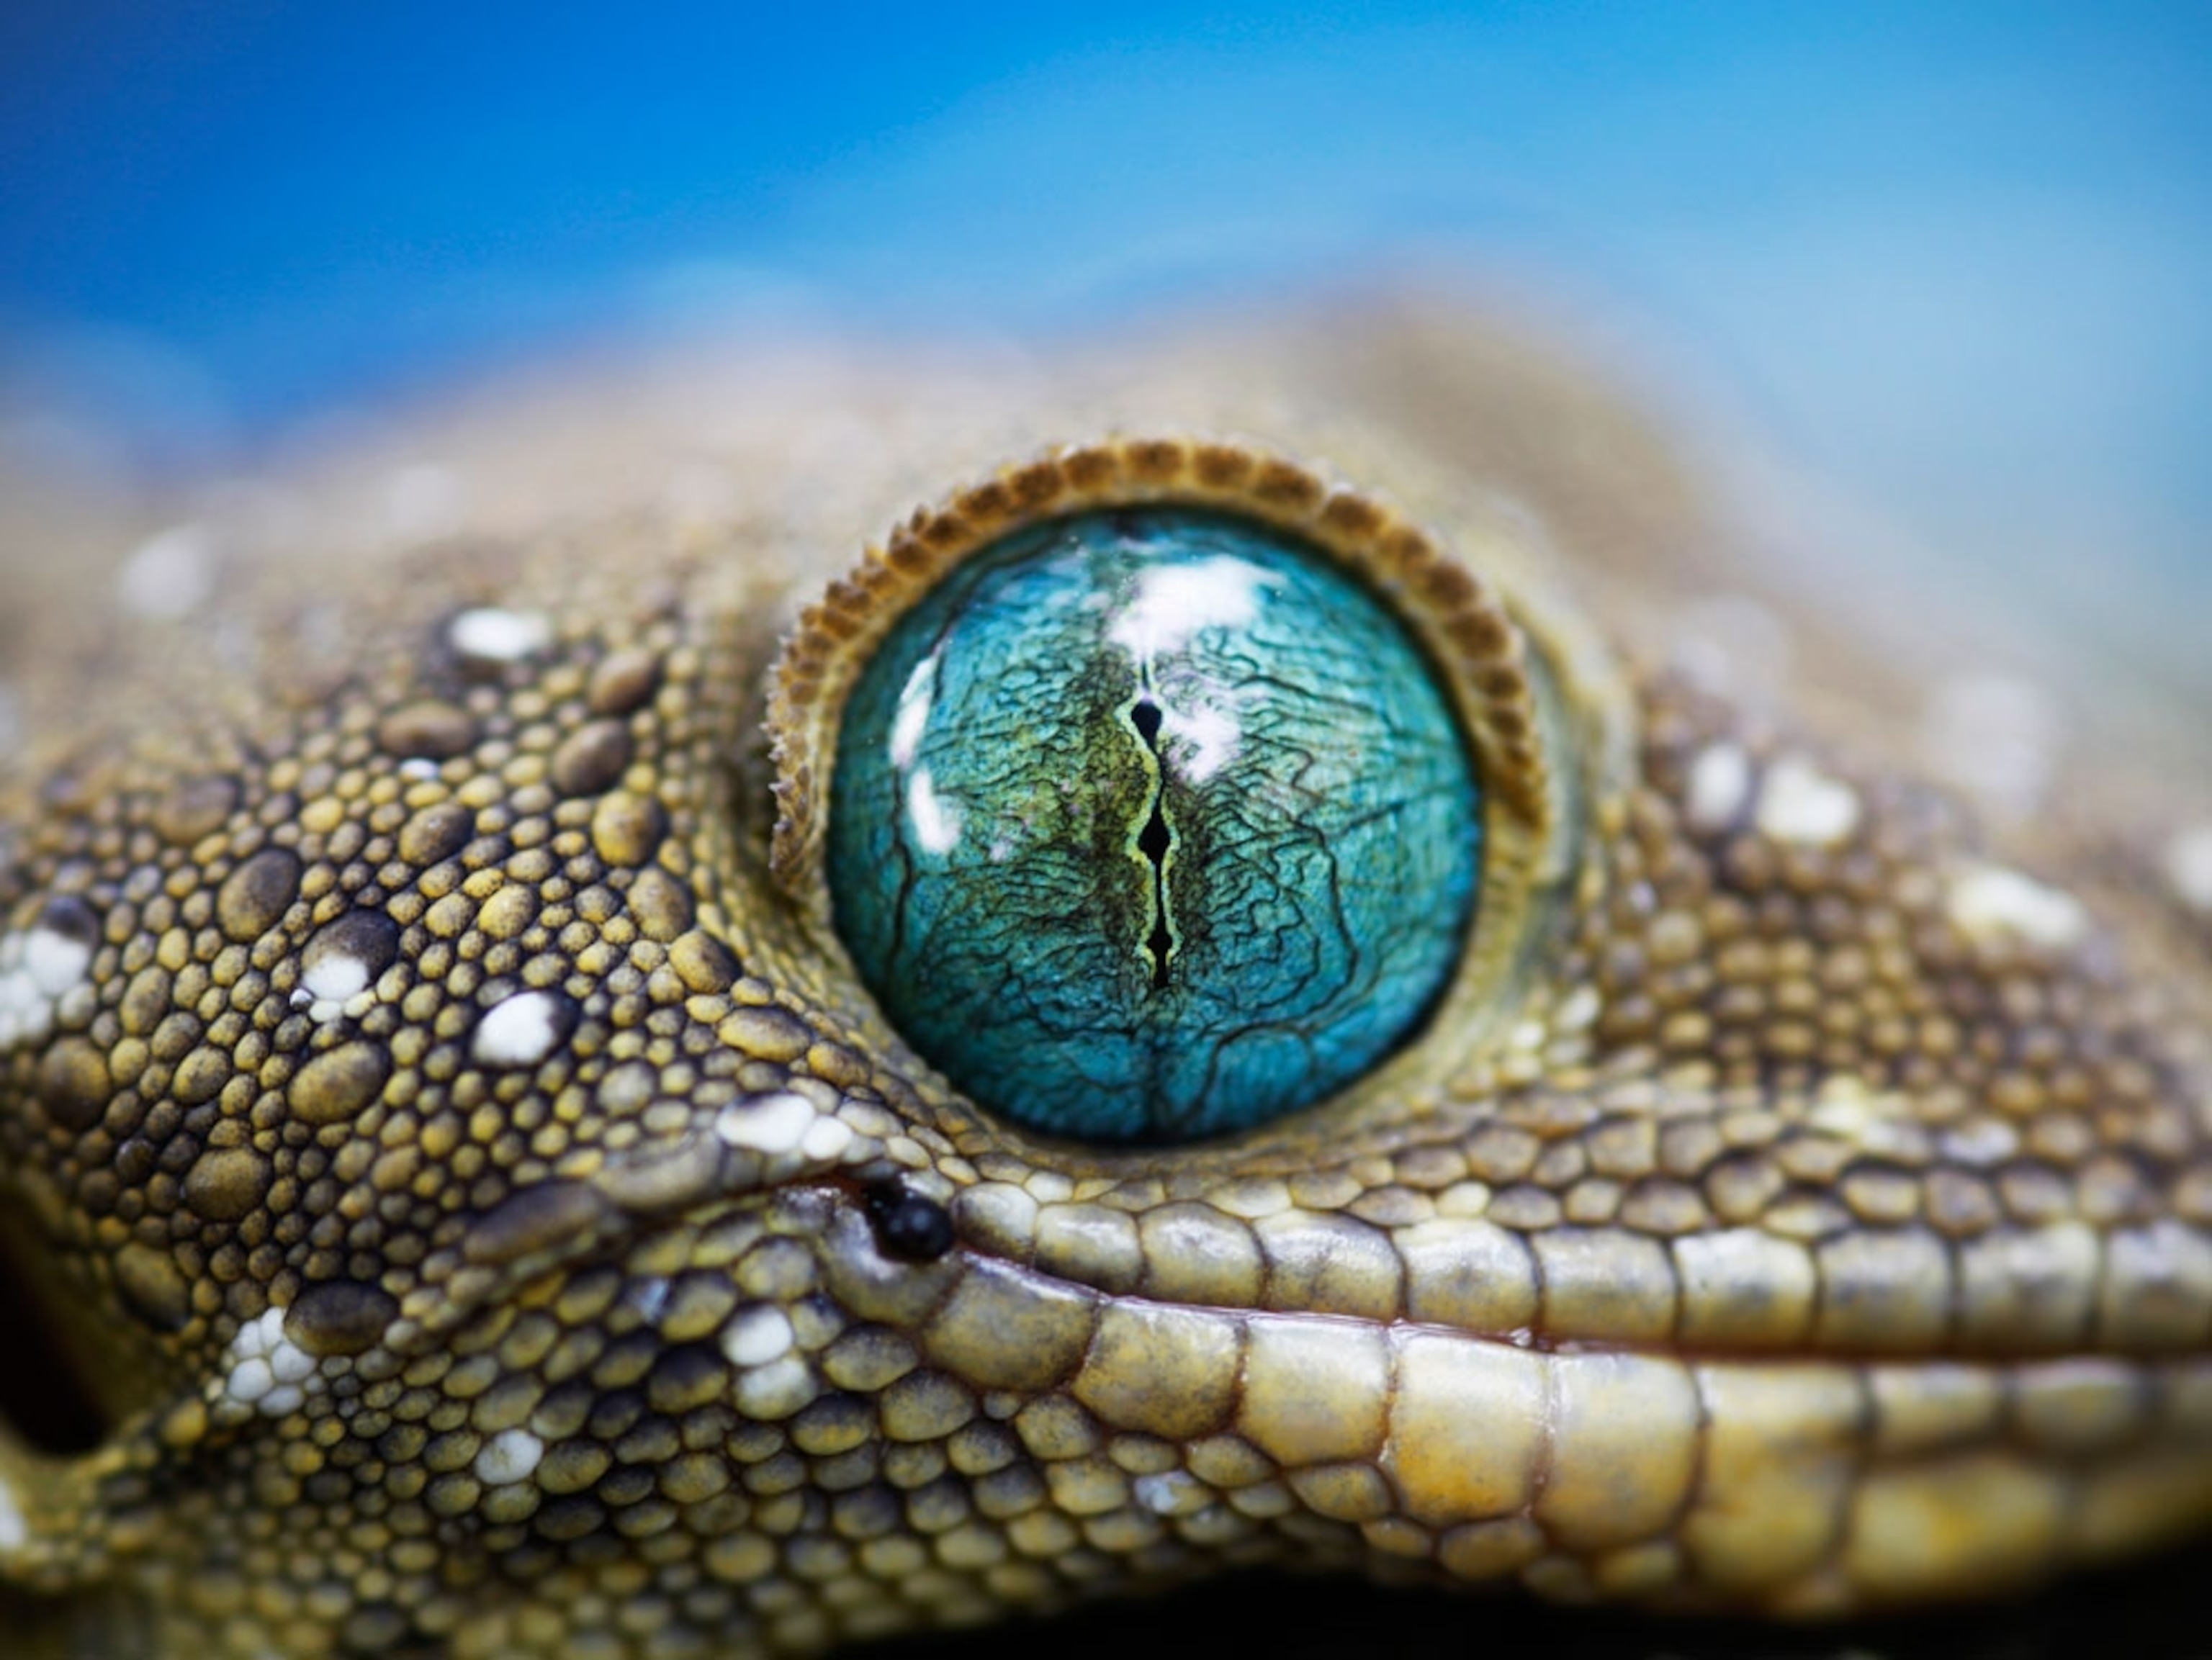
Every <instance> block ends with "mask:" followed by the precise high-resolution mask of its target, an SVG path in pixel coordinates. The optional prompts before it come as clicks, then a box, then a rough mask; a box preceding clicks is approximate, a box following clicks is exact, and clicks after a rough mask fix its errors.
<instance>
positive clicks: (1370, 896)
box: [828, 507, 1482, 1142]
mask: <svg viewBox="0 0 2212 1660" xmlns="http://www.w3.org/2000/svg"><path fill="white" fill-rule="evenodd" d="M1481 807H1482V792H1481V790H1480V786H1479V785H1478V784H1477V782H1476V779H1475V776H1474V765H1473V762H1472V760H1471V758H1470V755H1469V752H1468V746H1467V744H1466V742H1465V741H1464V740H1463V738H1462V734H1461V730H1460V727H1459V724H1458V723H1457V722H1456V720H1455V718H1454V716H1453V712H1452V708H1451V705H1450V702H1449V699H1448V697H1447V695H1446V694H1445V692H1444V690H1443V687H1442V686H1441V685H1440V684H1439V683H1438V682H1437V678H1436V676H1435V675H1434V673H1433V672H1432V671H1431V669H1430V667H1429V665H1428V663H1427V662H1426V661H1425V658H1424V657H1423V656H1422V654H1421V652H1420V651H1419V648H1418V647H1417V646H1416V645H1415V644H1414V642H1413V639H1412V637H1411V636H1410V635H1409V634H1408V633H1407V631H1406V629H1405V627H1404V626H1403V625H1402V624H1401V623H1400V622H1399V621H1398V620H1397V619H1396V618H1395V616H1393V615H1391V614H1390V613H1389V611H1388V610H1386V609H1384V608H1383V605H1382V604H1380V603H1378V602H1377V601H1376V599H1375V598H1374V597H1373V596H1371V595H1370V593H1369V592H1368V591H1366V590H1365V589H1364V588H1363V587H1362V586H1361V585H1359V584H1358V582H1357V581H1356V580H1355V579H1353V578H1352V577H1351V576H1350V575H1349V574H1348V573H1346V572H1345V571H1344V570H1343V569H1341V568H1340V566H1337V565H1335V564H1334V563H1333V562H1332V561H1331V560H1329V559H1328V556H1327V555H1325V554H1321V553H1319V552H1318V551H1316V550H1314V549H1312V548H1308V547H1307V546H1305V545H1304V543H1302V542H1299V541H1297V539H1296V538H1294V537H1292V536H1288V535H1285V534H1284V533H1281V532H1279V531H1277V530H1273V529H1272V528H1270V527H1268V526H1267V525H1264V524H1257V523H1255V522H1252V521H1249V520H1247V519H1243V518H1238V517H1236V516H1234V515H1231V514H1227V513H1221V512H1205V511H1200V510H1196V509H1188V508H1176V507H1146V508H1133V509H1127V510H1122V511H1110V512H1087V513H1083V514H1080V515H1078V516H1076V517H1073V518H1061V519H1056V520H1053V521H1050V522H1048V523H1045V524H1038V525H1035V526H1032V527H1030V528H1029V529H1027V530H1021V531H1018V532H1017V533H1015V534H1013V535H1012V536H1007V537H1006V538H1005V539H1004V540H1002V541H1000V542H998V543H996V544H994V546H992V547H990V548H986V549H984V550H983V551H981V552H980V553H978V554H975V556H973V557H972V558H969V559H968V560H965V561H963V563H962V564H960V565H959V566H957V567H956V568H955V569H954V570H952V571H951V573H949V574H948V575H947V576H946V577H945V579H943V580H942V581H941V582H939V585H937V586H936V587H935V588H934V589H933V590H932V591H930V592H929V593H928V594H927V595H926V596H925V597H923V598H922V599H921V601H920V603H917V604H916V605H915V607H914V608H913V609H911V610H910V611H908V613H907V614H906V615H904V616H902V617H901V618H900V619H899V621H897V622H896V623H895V624H894V625H893V626H892V627H891V629H890V633H889V634H888V635H887V636H886V637H885V638H884V640H883V641H882V643H881V644H880V645H878V648H877V651H876V653H875V655H874V657H872V660H871V661H870V662H869V663H868V664H867V666H866V669H864V670H863V671H862V672H861V674H860V677H859V679H858V681H857V682H855V684H854V688H853V691H852V694H851V696H850V698H849V700H848V701H847V703H846V706H845V709H844V714H843V720H842V727H841V730H840V735H839V737H838V742H837V760H836V771H835V775H834V779H833V782H832V785H831V794H830V803H829V844H828V874H829V892H830V900H831V906H832V908H833V912H834V914H835V918H836V926H837V929H838V932H839V934H840V936H842V938H843V940H844V942H845V944H846V947H847V948H848V950H849V951H850V952H851V954H852V957H853V960H854V965H855V966H857V967H858V969H859V970H860V975H861V977H862V978H864V979H865V980H866V982H867V984H868V986H869V988H870V989H871V990H872V991H873V992H874V993H875V995H876V997H877V998H878V1001H879V1002H880V1003H881V1004H882V1006H883V1009H884V1013H885V1014H886V1015H889V1017H890V1020H891V1021H893V1023H894V1024H896V1026H897V1027H899V1028H900V1030H901V1031H902V1033H904V1034H905V1036H906V1038H907V1039H908V1042H910V1043H911V1044H913V1045H914V1046H915V1049H917V1050H918V1051H920V1052H921V1054H922V1055H924V1056H925V1057H927V1058H928V1060H929V1061H930V1062H931V1063H933V1065H935V1066H936V1067H938V1068H939V1069H940V1070H941V1071H943V1072H944V1074H945V1076H946V1077H947V1078H949V1079H950V1080H951V1081H952V1082H953V1083H954V1084H955V1085H956V1086H957V1087H959V1088H960V1089H962V1090H963V1091H964V1092H965V1093H966V1094H968V1095H969V1097H971V1098H972V1099H973V1100H975V1101H976V1102H978V1103H979V1104H981V1105H982V1106H986V1107H988V1108H990V1109H991V1110H993V1111H994V1112H999V1113H1001V1114H1003V1115H1005V1116H1006V1117H1007V1118H1012V1119H1015V1120H1017V1121H1018V1122H1020V1123H1022V1124H1027V1125H1029V1126H1030V1127H1031V1128H1033V1129H1036V1130H1044V1131H1048V1132H1050V1133H1052V1134H1054V1135H1059V1136H1072V1137H1076V1138H1079V1139H1082V1140H1086V1141H1093V1142H1181V1141H1190V1140H1194V1139H1196V1138H1198V1137H1200V1136H1215V1135H1220V1134H1223V1133H1225V1132H1227V1131H1230V1130H1241V1129H1244V1128H1247V1127H1249V1126H1250V1125H1253V1124H1262V1123H1265V1122H1267V1120H1269V1119H1271V1118H1277V1117H1279V1116H1280V1115H1282V1114H1284V1113H1286V1112H1296V1111H1297V1110H1298V1109H1300V1108H1302V1107H1306V1106H1312V1105H1314V1104H1315V1103H1316V1102H1317V1101H1319V1100H1322V1099H1323V1098H1325V1097H1327V1096H1328V1095H1329V1094H1331V1093H1333V1092H1334V1091H1335V1090H1336V1089H1338V1088H1340V1087H1342V1086H1343V1085H1345V1084H1346V1083H1349V1082H1351V1081H1352V1080H1353V1079H1355V1078H1357V1077H1358V1076H1359V1075H1361V1074H1362V1073H1364V1072H1365V1071H1366V1070H1367V1069H1369V1068H1370V1067H1372V1066H1373V1065H1374V1064H1375V1063H1376V1062H1378V1061H1379V1060H1381V1059H1382V1058H1383V1057H1385V1056H1386V1055H1388V1054H1389V1052H1390V1051H1392V1050H1393V1049H1395V1047H1396V1046H1397V1045H1399V1044H1400V1043H1401V1042H1402V1041H1403V1040H1404V1039H1406V1038H1407V1036H1408V1035H1409V1034H1410V1033H1412V1032H1413V1030H1414V1029H1415V1028H1416V1027H1418V1026H1419V1024H1420V1022H1421V1021H1422V1018H1423V1017H1424V1016H1425V1015H1426V1014H1427V1013H1428V1011H1429V1010H1430V1009H1431V1008H1432V1007H1433V1006H1434V1005H1435V1003H1436V1002H1437V998H1438V997H1439V996H1440V994H1441V993H1442V991H1443V987H1444V985H1445V984H1446V983H1447V982H1448V981H1449V979H1450V978H1451V976H1452V973H1453V971H1454V968H1455V966H1456V964H1457V962H1458V960H1459V957H1460V953H1461V950H1462V946H1463V944H1464V942H1465V939H1466V936H1467V930H1468V921H1469V917H1470V914H1471V912H1472V911H1473V909H1474V904H1475V897H1476V891H1477V888H1478V887H1479V883H1480V863H1481V857H1480V856H1481Z"/></svg>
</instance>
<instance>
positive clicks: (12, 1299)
mask: <svg viewBox="0 0 2212 1660" xmlns="http://www.w3.org/2000/svg"><path fill="white" fill-rule="evenodd" d="M0 1331H5V1332H7V1333H8V1336H9V1342H8V1361H7V1364H6V1365H5V1366H0V1428H4V1430H5V1431H6V1432H7V1433H12V1434H13V1435H14V1436H15V1438H16V1439H17V1440H19V1441H20V1442H21V1443H22V1444H23V1445H25V1446H26V1447H28V1448H29V1449H31V1450H32V1451H34V1452H36V1453H39V1454H41V1455H44V1456H46V1457H68V1456H70V1455H71V1454H73V1453H79V1452H88V1451H91V1450H92V1449H93V1448H94V1447H96V1446H98V1445H100V1443H101V1442H102V1441H103V1440H105V1439H106V1438H107V1433H108V1432H109V1430H110V1429H112V1427H113V1426H112V1424H110V1423H109V1422H108V1421H107V1419H106V1416H105V1415H103V1414H102V1413H101V1411H100V1408H99V1406H98V1405H97V1404H96V1403H95V1402H94V1398H93V1394H92V1391H91V1390H88V1389H87V1388H86V1387H85V1386H84V1379H83V1378H82V1377H80V1376H79V1375H78V1372H77V1369H76V1366H75V1364H74V1363H73V1362H72V1361H71V1360H70V1358H69V1355H68V1354H67V1353H66V1351H65V1350H64V1348H63V1346H62V1343H61V1341H60V1336H59V1334H58V1333H57V1332H56V1331H55V1330H54V1328H53V1323H52V1321H51V1320H50V1319H49V1318H47V1317H46V1312H45V1311H43V1310H41V1309H40V1308H39V1307H37V1306H35V1305H34V1304H33V1302H32V1300H31V1299H30V1298H29V1297H28V1296H27V1295H26V1293H25V1291H24V1288H23V1287H22V1286H21V1284H20V1283H18V1276H16V1275H12V1274H0Z"/></svg>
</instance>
